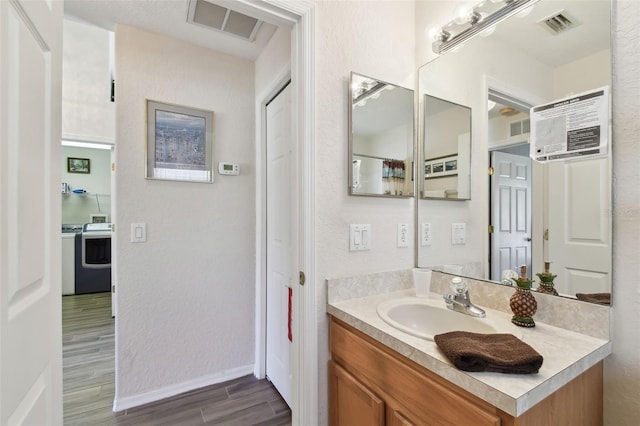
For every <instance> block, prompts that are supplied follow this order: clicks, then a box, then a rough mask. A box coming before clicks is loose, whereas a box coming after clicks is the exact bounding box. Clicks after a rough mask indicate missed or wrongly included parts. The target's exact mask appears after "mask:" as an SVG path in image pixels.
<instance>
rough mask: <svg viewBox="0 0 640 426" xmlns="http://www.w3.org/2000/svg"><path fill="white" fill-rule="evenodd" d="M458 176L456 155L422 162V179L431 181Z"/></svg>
mask: <svg viewBox="0 0 640 426" xmlns="http://www.w3.org/2000/svg"><path fill="white" fill-rule="evenodd" d="M457 174H458V155H457V154H456V155H447V156H444V157H437V158H429V159H427V160H425V162H424V178H425V179H432V178H439V177H446V176H455V175H457Z"/></svg>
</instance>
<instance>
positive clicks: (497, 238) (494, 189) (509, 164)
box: [491, 151, 531, 281]
mask: <svg viewBox="0 0 640 426" xmlns="http://www.w3.org/2000/svg"><path fill="white" fill-rule="evenodd" d="M491 165H492V167H493V170H494V172H493V175H492V176H491V223H492V225H493V233H492V234H491V279H492V280H498V281H501V280H502V272H503V271H504V270H506V269H512V270H514V271H516V272H518V274H519V273H520V270H519V267H520V266H522V265H527V275H528V276H529V278H531V159H530V158H529V157H522V156H519V155H513V154H506V153H504V152H499V151H492V152H491Z"/></svg>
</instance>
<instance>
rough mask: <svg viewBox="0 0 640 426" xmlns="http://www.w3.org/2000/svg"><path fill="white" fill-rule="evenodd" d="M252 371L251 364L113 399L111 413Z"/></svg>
mask: <svg viewBox="0 0 640 426" xmlns="http://www.w3.org/2000/svg"><path fill="white" fill-rule="evenodd" d="M253 369H254V365H253V364H250V365H244V366H242V367H237V368H232V369H229V370H224V371H221V372H220V373H217V374H213V375H210V376H203V377H199V378H197V379H194V380H188V381H186V382H182V383H178V384H175V385H171V386H167V387H163V388H160V389H156V390H153V391H150V392H145V393H141V394H138V395H132V396H126V397H123V398H114V400H113V411H114V412H115V413H117V412H120V411H124V410H127V409H129V408H133V407H139V406H141V405H145V404H149V403H151V402H156V401H160V400H162V399H166V398H170V397H172V396H176V395H179V394H181V393H185V392H189V391H192V390H194V389H200V388H204V387H206V386H211V385H215V384H218V383H222V382H226V381H227V380H233V379H237V378H239V377H242V376H246V375H247V374H253Z"/></svg>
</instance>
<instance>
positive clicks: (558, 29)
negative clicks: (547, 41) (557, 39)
mask: <svg viewBox="0 0 640 426" xmlns="http://www.w3.org/2000/svg"><path fill="white" fill-rule="evenodd" d="M540 25H542V26H543V27H545V28H547V29H548V30H550V31H551V32H552V33H553V34H560V33H563V32H565V31H567V30H570V29H571V28H573V27H575V26H576V25H578V23H577V22H576V20H575V19H573V18H572V17H571V16H570V15H569V14H568V13H567V11H566V10H561V11H560V12H557V13H555V14H553V15H552V16H549V17H548V18H545V19H543V20H542V21H540Z"/></svg>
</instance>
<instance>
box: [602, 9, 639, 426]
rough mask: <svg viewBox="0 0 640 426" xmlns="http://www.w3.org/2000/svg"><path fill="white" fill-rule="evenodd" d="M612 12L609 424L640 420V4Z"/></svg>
mask: <svg viewBox="0 0 640 426" xmlns="http://www.w3.org/2000/svg"><path fill="white" fill-rule="evenodd" d="M613 10H614V14H613V28H614V29H615V31H614V32H613V49H612V53H613V64H614V65H613V85H612V94H613V146H612V150H613V170H614V172H613V176H614V180H613V215H614V217H613V232H614V234H613V295H612V298H613V307H612V309H613V338H612V340H613V354H612V355H611V356H609V358H607V360H606V361H605V370H604V382H605V383H604V401H605V406H604V417H605V425H607V426H621V425H629V426H631V425H637V424H638V419H639V418H640V398H638V395H639V394H640V368H639V366H640V315H639V314H638V312H640V262H638V259H640V243H639V242H640V208H639V206H640V170H639V169H638V161H640V136H639V135H640V84H639V83H640V79H638V76H639V75H640V44H639V43H638V40H640V2H636V1H626V0H618V1H614V9H613Z"/></svg>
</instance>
